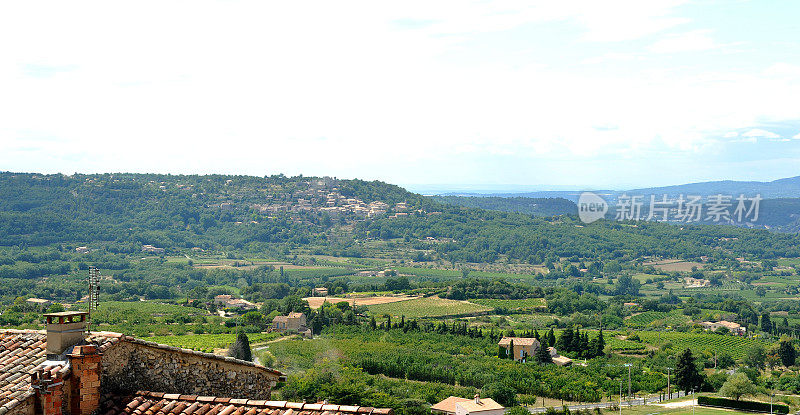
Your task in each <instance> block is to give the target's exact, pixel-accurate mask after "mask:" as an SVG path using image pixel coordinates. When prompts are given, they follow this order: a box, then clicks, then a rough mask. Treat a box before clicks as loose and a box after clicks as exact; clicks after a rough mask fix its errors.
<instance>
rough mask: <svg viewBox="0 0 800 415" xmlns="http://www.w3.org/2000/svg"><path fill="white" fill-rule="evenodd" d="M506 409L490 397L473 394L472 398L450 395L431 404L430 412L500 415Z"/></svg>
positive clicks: (452, 414)
mask: <svg viewBox="0 0 800 415" xmlns="http://www.w3.org/2000/svg"><path fill="white" fill-rule="evenodd" d="M505 411H506V409H505V408H504V407H503V405H500V404H499V403H497V402H495V401H494V399H492V398H481V397H480V395H475V397H474V398H473V399H467V398H459V397H457V396H451V397H449V398H447V399H445V400H443V401H441V402H439V403H437V404H436V405H433V406H431V412H432V413H434V414H442V415H469V414H480V415H502V414H504V413H505Z"/></svg>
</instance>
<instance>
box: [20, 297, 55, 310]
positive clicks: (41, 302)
mask: <svg viewBox="0 0 800 415" xmlns="http://www.w3.org/2000/svg"><path fill="white" fill-rule="evenodd" d="M25 302H26V303H28V304H29V305H33V306H36V307H39V308H45V307H48V306H50V304H53V302H52V301H50V300H45V299H43V298H29V299H27V300H25Z"/></svg>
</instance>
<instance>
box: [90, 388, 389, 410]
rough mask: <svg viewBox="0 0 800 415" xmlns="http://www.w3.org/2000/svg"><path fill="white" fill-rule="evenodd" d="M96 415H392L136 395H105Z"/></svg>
mask: <svg viewBox="0 0 800 415" xmlns="http://www.w3.org/2000/svg"><path fill="white" fill-rule="evenodd" d="M98 414H100V415H152V414H159V415H355V414H363V415H368V414H373V415H392V414H394V411H393V410H391V409H387V408H370V407H363V406H349V405H330V404H322V403H300V402H286V401H263V400H253V399H230V398H216V397H213V396H197V395H179V394H169V393H168V394H164V393H161V392H147V391H139V392H136V394H134V395H131V396H115V395H106V396H104V398H103V402H101V403H100V409H99V411H98Z"/></svg>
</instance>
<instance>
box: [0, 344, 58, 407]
mask: <svg viewBox="0 0 800 415" xmlns="http://www.w3.org/2000/svg"><path fill="white" fill-rule="evenodd" d="M46 344H47V336H46V335H45V334H44V333H43V332H39V331H35V330H4V331H0V409H6V410H8V409H11V408H13V407H14V406H16V405H17V404H19V403H20V402H22V401H24V400H25V399H27V398H28V397H29V396H31V395H32V394H33V389H31V376H30V373H31V372H33V370H34V369H35V368H36V367H37V366H39V365H40V364H42V363H44V361H45V360H46V357H45V355H46V353H45V348H46ZM60 369H61V367H60V366H53V367H49V370H50V371H51V372H55V373H53V375H55V374H56V373H57V372H58V371H59V370H60Z"/></svg>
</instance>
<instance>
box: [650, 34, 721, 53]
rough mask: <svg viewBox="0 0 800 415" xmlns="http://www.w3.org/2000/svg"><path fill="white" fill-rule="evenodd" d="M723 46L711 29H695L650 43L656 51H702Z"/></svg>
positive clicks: (651, 49)
mask: <svg viewBox="0 0 800 415" xmlns="http://www.w3.org/2000/svg"><path fill="white" fill-rule="evenodd" d="M721 46H722V45H720V44H719V43H717V42H716V41H714V39H712V38H711V36H710V31H709V30H693V31H691V32H686V33H680V34H673V35H669V36H667V37H664V38H663V39H661V40H659V41H657V42H655V43H653V44H652V45H650V47H649V50H650V51H652V52H655V53H680V52H700V51H705V50H711V49H717V48H719V47H721Z"/></svg>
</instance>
